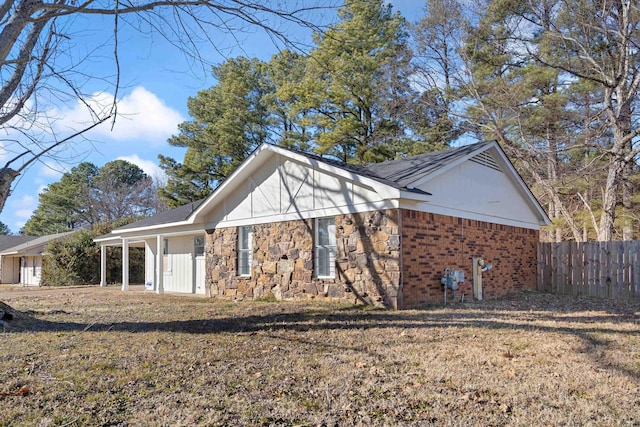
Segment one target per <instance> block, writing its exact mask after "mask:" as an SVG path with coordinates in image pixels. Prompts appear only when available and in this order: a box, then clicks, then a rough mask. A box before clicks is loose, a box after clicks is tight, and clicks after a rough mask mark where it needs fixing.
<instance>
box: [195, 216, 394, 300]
mask: <svg viewBox="0 0 640 427" xmlns="http://www.w3.org/2000/svg"><path fill="white" fill-rule="evenodd" d="M397 218H398V211H397V210H389V211H374V212H366V213H359V214H346V215H338V216H336V217H335V219H336V278H335V279H318V278H316V277H315V276H314V265H313V236H314V232H313V226H314V221H313V220H298V221H286V222H278V223H270V224H258V225H254V226H253V240H252V257H253V259H252V267H251V277H241V276H238V275H237V229H236V228H235V227H230V228H221V229H215V230H208V231H207V237H206V247H205V251H206V259H207V268H206V281H207V284H208V286H209V288H210V291H211V295H212V296H214V297H223V298H230V299H255V298H259V297H275V298H277V299H292V298H329V299H337V300H345V301H349V302H354V303H366V304H373V305H380V306H387V307H397V296H398V292H399V287H400V262H399V259H400V236H399V230H398V224H397V222H398V221H397Z"/></svg>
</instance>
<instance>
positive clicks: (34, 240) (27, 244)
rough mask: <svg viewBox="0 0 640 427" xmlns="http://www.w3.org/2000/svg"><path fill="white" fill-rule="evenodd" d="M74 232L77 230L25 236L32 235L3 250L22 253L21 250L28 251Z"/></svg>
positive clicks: (4, 251)
mask: <svg viewBox="0 0 640 427" xmlns="http://www.w3.org/2000/svg"><path fill="white" fill-rule="evenodd" d="M73 233H75V231H67V232H64V233H57V234H48V235H46V236H37V237H33V236H24V237H30V239H28V240H27V241H23V242H21V243H20V242H18V243H16V244H14V245H13V246H9V247H5V248H3V249H2V250H1V252H3V253H20V252H24V251H27V250H29V249H32V248H36V247H38V246H42V245H45V244H47V243H49V242H50V241H52V240H56V239H60V238H62V237H65V236H68V235H70V234H73Z"/></svg>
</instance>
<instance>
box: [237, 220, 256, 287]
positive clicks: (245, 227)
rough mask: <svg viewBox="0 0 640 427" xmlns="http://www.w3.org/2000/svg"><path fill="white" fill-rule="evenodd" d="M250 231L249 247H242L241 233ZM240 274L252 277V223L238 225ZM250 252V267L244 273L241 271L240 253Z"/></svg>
mask: <svg viewBox="0 0 640 427" xmlns="http://www.w3.org/2000/svg"><path fill="white" fill-rule="evenodd" d="M246 232H248V233H249V236H248V238H247V245H248V247H247V248H241V247H240V242H241V241H242V238H241V234H242V233H246ZM237 234H238V260H237V262H238V276H240V277H251V265H252V264H253V253H252V249H253V226H251V225H243V226H240V227H238V232H237ZM245 252H248V253H249V259H248V267H249V272H248V273H242V272H241V271H240V255H241V254H242V253H245Z"/></svg>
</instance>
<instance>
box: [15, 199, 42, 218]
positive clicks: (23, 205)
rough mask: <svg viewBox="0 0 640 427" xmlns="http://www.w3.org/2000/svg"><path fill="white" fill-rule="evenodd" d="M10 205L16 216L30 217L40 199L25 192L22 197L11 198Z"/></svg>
mask: <svg viewBox="0 0 640 427" xmlns="http://www.w3.org/2000/svg"><path fill="white" fill-rule="evenodd" d="M10 205H11V208H12V209H13V211H14V216H15V217H16V218H24V219H28V218H30V217H31V214H33V211H34V210H35V209H36V207H37V206H38V201H37V200H36V198H35V197H33V196H29V195H27V194H25V195H23V196H22V197H21V198H20V199H17V200H11V202H10Z"/></svg>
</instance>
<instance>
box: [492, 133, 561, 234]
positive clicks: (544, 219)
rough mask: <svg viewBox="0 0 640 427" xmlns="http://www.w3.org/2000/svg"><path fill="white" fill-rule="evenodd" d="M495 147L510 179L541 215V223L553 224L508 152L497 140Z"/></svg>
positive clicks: (493, 146)
mask: <svg viewBox="0 0 640 427" xmlns="http://www.w3.org/2000/svg"><path fill="white" fill-rule="evenodd" d="M491 148H493V149H494V150H493V152H494V153H495V154H497V155H498V157H499V158H500V163H502V166H503V167H506V168H507V169H508V171H509V180H510V181H511V182H513V183H514V184H515V185H516V186H518V187H519V189H520V192H521V193H522V194H523V195H524V196H525V198H526V199H528V200H529V203H530V205H531V206H532V207H533V208H534V209H535V210H536V211H537V212H538V215H539V216H540V219H541V223H540V225H551V219H549V216H548V215H547V212H545V210H544V209H543V208H542V206H541V205H540V202H538V199H536V196H534V195H533V193H532V192H531V189H530V188H529V186H528V185H527V184H526V183H525V182H524V180H523V179H522V177H521V176H520V174H519V173H518V171H517V170H516V168H515V167H514V166H513V163H511V161H510V160H509V158H508V157H507V154H506V153H505V152H504V150H503V149H502V148H501V147H500V145H499V144H498V143H497V142H494V143H493V144H492V146H491Z"/></svg>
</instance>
